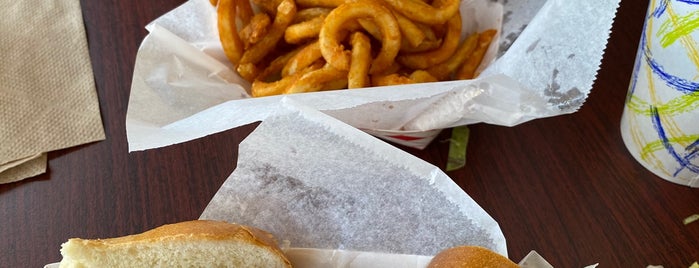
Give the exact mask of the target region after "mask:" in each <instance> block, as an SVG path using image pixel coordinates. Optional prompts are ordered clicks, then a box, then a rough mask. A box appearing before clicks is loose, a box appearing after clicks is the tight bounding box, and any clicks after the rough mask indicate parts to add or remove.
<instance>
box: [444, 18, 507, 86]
mask: <svg viewBox="0 0 699 268" xmlns="http://www.w3.org/2000/svg"><path fill="white" fill-rule="evenodd" d="M496 33H497V31H496V30H486V31H484V32H482V33H480V34H479V35H478V43H477V44H476V48H475V49H474V50H473V53H471V55H470V56H469V57H468V59H466V61H464V63H463V64H462V65H461V67H459V70H457V71H456V74H454V78H455V79H459V80H463V79H473V78H475V77H476V68H478V66H479V65H481V62H482V61H483V57H484V56H485V52H486V51H488V47H490V43H491V42H492V41H493V38H494V37H495V34H496Z"/></svg>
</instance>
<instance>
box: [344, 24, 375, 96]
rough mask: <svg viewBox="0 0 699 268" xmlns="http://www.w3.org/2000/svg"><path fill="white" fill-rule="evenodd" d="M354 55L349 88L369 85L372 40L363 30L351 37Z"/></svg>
mask: <svg viewBox="0 0 699 268" xmlns="http://www.w3.org/2000/svg"><path fill="white" fill-rule="evenodd" d="M350 44H351V45H352V57H351V60H350V68H349V73H348V75H347V88H361V87H366V86H368V85H369V65H370V63H371V41H370V40H369V37H367V36H366V35H364V34H363V33H362V32H355V33H353V34H352V36H351V37H350Z"/></svg>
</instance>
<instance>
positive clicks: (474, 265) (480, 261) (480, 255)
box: [427, 246, 519, 268]
mask: <svg viewBox="0 0 699 268" xmlns="http://www.w3.org/2000/svg"><path fill="white" fill-rule="evenodd" d="M517 267H519V265H517V264H515V263H514V262H512V261H511V260H510V259H508V258H506V257H505V256H502V255H500V254H498V253H496V252H494V251H492V250H490V249H487V248H484V247H479V246H457V247H452V248H448V249H445V250H442V251H440V252H439V253H437V255H435V256H434V258H432V260H431V261H430V263H429V264H428V266H427V268H517Z"/></svg>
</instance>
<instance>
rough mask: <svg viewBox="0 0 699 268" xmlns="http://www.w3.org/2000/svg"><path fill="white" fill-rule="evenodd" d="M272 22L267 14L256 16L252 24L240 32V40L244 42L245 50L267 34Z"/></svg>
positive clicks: (251, 20)
mask: <svg viewBox="0 0 699 268" xmlns="http://www.w3.org/2000/svg"><path fill="white" fill-rule="evenodd" d="M271 23H272V20H271V19H270V18H269V15H267V14H266V13H257V14H255V15H254V16H253V17H252V19H250V22H249V23H248V24H246V25H245V26H244V27H243V29H241V30H240V39H241V40H242V41H243V45H244V47H245V49H248V48H250V46H251V45H253V44H256V43H257V42H259V41H260V40H261V39H262V37H264V36H265V35H266V34H267V31H268V30H269V25H270V24H271Z"/></svg>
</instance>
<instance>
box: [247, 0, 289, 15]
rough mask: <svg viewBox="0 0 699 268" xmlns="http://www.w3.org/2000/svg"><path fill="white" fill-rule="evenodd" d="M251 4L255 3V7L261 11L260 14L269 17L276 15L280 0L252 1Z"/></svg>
mask: <svg viewBox="0 0 699 268" xmlns="http://www.w3.org/2000/svg"><path fill="white" fill-rule="evenodd" d="M236 1H240V0H236ZM242 1H245V0H242ZM252 2H253V3H255V5H256V6H257V7H259V8H260V9H261V10H262V12H265V13H267V14H270V15H276V14H277V7H278V6H279V4H281V2H282V0H252Z"/></svg>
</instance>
